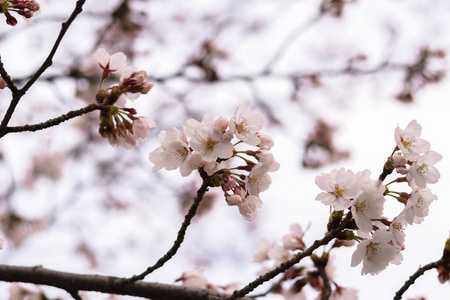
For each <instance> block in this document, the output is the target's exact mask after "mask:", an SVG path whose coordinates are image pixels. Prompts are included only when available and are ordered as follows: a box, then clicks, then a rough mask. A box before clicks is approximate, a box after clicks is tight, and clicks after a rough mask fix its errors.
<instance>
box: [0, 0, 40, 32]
mask: <svg viewBox="0 0 450 300" xmlns="http://www.w3.org/2000/svg"><path fill="white" fill-rule="evenodd" d="M11 12H16V13H18V14H19V15H21V16H22V17H23V18H24V19H25V20H26V21H27V22H29V23H32V21H31V18H32V17H33V16H37V15H39V13H40V6H39V3H38V2H37V1H32V0H0V13H4V14H5V16H6V24H8V25H11V26H15V25H16V24H17V19H16V18H15V17H13V16H12V15H11Z"/></svg>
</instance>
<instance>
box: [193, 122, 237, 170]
mask: <svg viewBox="0 0 450 300" xmlns="http://www.w3.org/2000/svg"><path fill="white" fill-rule="evenodd" d="M211 121H212V116H211V117H210V115H209V114H206V115H205V116H204V118H203V121H202V123H200V124H197V123H195V122H191V123H192V126H191V127H188V128H186V129H187V132H189V134H188V136H189V135H193V137H192V139H191V140H190V145H191V147H192V149H193V150H194V151H195V152H197V153H199V154H200V155H202V157H203V159H204V160H205V161H207V162H211V161H216V160H217V158H230V157H231V156H232V155H233V150H234V146H233V144H232V143H231V139H232V138H233V135H232V134H231V133H229V132H224V122H223V118H219V119H217V120H216V121H215V122H211Z"/></svg>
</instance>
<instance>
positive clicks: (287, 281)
mask: <svg viewBox="0 0 450 300" xmlns="http://www.w3.org/2000/svg"><path fill="white" fill-rule="evenodd" d="M304 234H305V232H304V231H303V229H302V227H301V226H300V225H299V224H292V225H291V226H290V233H289V234H286V235H284V236H283V237H282V239H281V241H274V242H270V241H268V240H267V239H264V238H262V239H260V240H259V249H258V250H257V251H256V253H255V254H254V256H253V261H254V262H257V263H261V264H263V265H264V267H263V269H262V270H261V272H260V274H261V275H262V274H264V273H266V272H267V271H268V270H269V269H270V268H273V266H278V265H280V264H281V263H283V262H286V261H288V260H290V259H291V258H293V257H294V256H295V254H297V253H299V252H301V251H304V250H305V249H306V244H305V242H304V241H303V236H304ZM342 242H343V243H341V246H344V245H345V246H350V245H351V244H352V242H351V241H350V242H349V241H345V242H344V241H342ZM311 259H312V261H313V263H314V265H313V266H294V267H292V268H290V269H289V270H287V271H286V274H285V276H284V277H283V284H281V282H280V283H279V286H278V288H277V289H275V290H274V291H273V292H275V293H277V294H281V295H283V296H284V299H287V300H291V299H292V300H294V299H295V300H303V299H305V300H306V296H305V293H304V291H305V290H304V287H305V286H307V285H308V286H310V287H311V288H313V289H314V290H315V291H317V292H319V294H318V297H317V299H321V297H322V296H323V294H324V292H325V290H326V289H325V287H324V282H323V279H322V277H321V275H320V272H319V271H318V268H319V266H321V267H323V268H324V270H323V271H324V272H325V273H326V275H327V277H328V279H329V281H330V282H333V285H332V286H333V289H332V292H331V295H330V298H328V299H334V300H338V299H341V300H342V299H347V300H356V299H357V291H356V290H354V289H352V288H345V287H343V286H340V285H338V284H337V283H336V282H335V279H334V268H333V264H332V262H331V257H329V254H328V253H326V252H325V253H324V254H323V255H322V257H318V256H316V255H314V254H313V255H312V256H311ZM267 263H272V264H273V265H272V266H270V265H267ZM324 266H325V267H324Z"/></svg>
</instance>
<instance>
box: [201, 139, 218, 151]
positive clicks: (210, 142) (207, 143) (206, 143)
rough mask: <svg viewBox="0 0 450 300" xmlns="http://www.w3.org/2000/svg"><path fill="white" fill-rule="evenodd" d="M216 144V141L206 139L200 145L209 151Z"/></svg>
mask: <svg viewBox="0 0 450 300" xmlns="http://www.w3.org/2000/svg"><path fill="white" fill-rule="evenodd" d="M216 144H217V141H216V140H214V139H213V138H212V137H209V136H208V137H207V138H205V139H203V140H202V145H203V146H204V147H205V148H206V149H209V150H213V149H214V146H215V145H216Z"/></svg>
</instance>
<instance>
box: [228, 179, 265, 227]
mask: <svg viewBox="0 0 450 300" xmlns="http://www.w3.org/2000/svg"><path fill="white" fill-rule="evenodd" d="M226 201H227V203H228V205H230V206H233V205H237V207H238V208H239V212H240V214H241V215H242V216H243V217H244V219H246V220H247V221H253V220H254V219H255V218H256V215H257V213H258V212H257V210H258V209H259V208H261V207H262V204H263V203H262V201H261V199H260V198H259V197H258V196H254V195H248V194H247V192H246V191H245V190H244V189H243V188H240V187H236V188H235V189H234V194H233V195H228V196H227V197H226Z"/></svg>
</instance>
